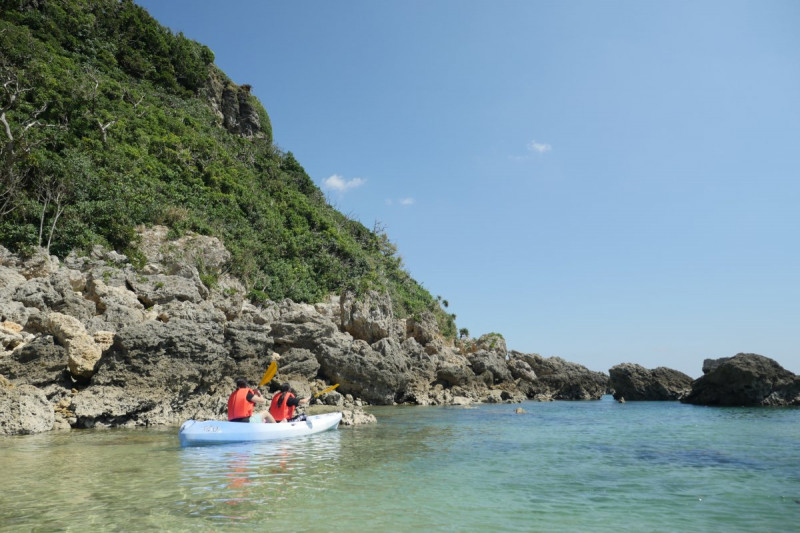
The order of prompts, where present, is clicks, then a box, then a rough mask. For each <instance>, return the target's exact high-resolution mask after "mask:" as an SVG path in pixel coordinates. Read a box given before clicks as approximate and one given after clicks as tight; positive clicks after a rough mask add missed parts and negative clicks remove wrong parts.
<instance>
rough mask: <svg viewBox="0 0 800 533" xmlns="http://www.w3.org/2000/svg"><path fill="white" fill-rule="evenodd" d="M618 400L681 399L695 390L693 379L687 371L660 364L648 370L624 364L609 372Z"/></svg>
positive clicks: (615, 397) (631, 364)
mask: <svg viewBox="0 0 800 533" xmlns="http://www.w3.org/2000/svg"><path fill="white" fill-rule="evenodd" d="M608 375H609V382H610V385H611V388H612V389H613V390H614V393H613V394H614V399H616V400H619V401H623V400H628V401H630V400H634V401H637V400H644V401H669V400H672V401H674V400H680V399H682V398H684V397H685V396H686V395H687V394H689V392H690V391H691V390H692V378H691V377H690V376H687V375H686V374H684V373H683V372H679V371H677V370H673V369H671V368H666V367H663V366H660V367H658V368H655V369H652V370H650V369H647V368H644V367H643V366H640V365H636V364H633V363H623V364H620V365H616V366H614V367H612V368H611V369H610V370H609V371H608Z"/></svg>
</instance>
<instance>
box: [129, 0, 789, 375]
mask: <svg viewBox="0 0 800 533" xmlns="http://www.w3.org/2000/svg"><path fill="white" fill-rule="evenodd" d="M137 3H138V4H139V5H141V6H143V7H145V8H146V9H147V10H148V11H149V12H150V13H151V14H152V15H153V16H154V17H155V18H156V19H158V20H159V21H160V22H161V23H162V24H164V25H166V26H168V27H170V28H172V29H173V30H174V31H182V32H183V33H184V34H185V35H186V36H187V37H190V38H192V39H195V40H197V41H200V42H202V43H204V44H206V45H207V46H209V47H210V48H211V49H212V50H213V51H214V53H215V55H216V60H215V62H216V64H217V65H219V66H220V67H221V68H222V69H223V70H224V71H225V72H226V73H227V74H228V75H229V76H230V77H231V79H233V80H234V81H235V82H236V83H239V84H244V83H249V84H251V85H252V86H253V92H254V94H255V95H256V96H258V97H259V99H260V100H261V101H262V103H263V104H264V106H265V107H266V109H267V112H268V113H269V115H270V118H271V120H272V126H273V132H274V138H275V142H276V144H278V145H279V146H280V147H281V148H282V149H283V150H285V151H291V152H292V153H293V154H294V155H295V156H296V158H297V159H298V161H300V163H301V164H302V165H303V166H304V168H305V169H306V171H307V172H308V174H309V175H310V176H311V177H312V178H313V179H314V181H315V182H316V183H317V184H318V185H319V186H320V187H321V188H322V189H323V191H325V193H326V195H327V197H328V199H329V201H330V202H331V204H332V205H334V206H335V207H337V208H338V209H339V210H340V211H341V212H343V213H345V214H347V215H349V216H350V217H352V218H354V219H357V220H359V221H361V222H362V223H363V224H364V225H366V226H367V227H369V228H372V227H374V225H375V224H376V222H377V223H378V224H379V225H380V226H381V227H384V228H385V229H386V231H387V233H388V235H389V237H390V238H391V240H392V241H393V242H395V243H396V244H397V246H398V248H399V253H400V255H401V256H402V258H403V260H404V264H405V266H406V268H407V269H408V270H409V272H410V273H411V274H412V276H414V278H415V279H417V280H418V281H420V282H421V283H422V284H423V285H424V286H425V287H426V288H427V289H428V290H429V291H430V292H431V293H432V294H433V295H440V296H442V298H444V299H446V300H448V302H449V304H450V306H449V311H450V312H453V313H455V314H456V315H457V324H458V327H459V328H468V329H469V332H470V334H471V335H472V336H478V335H480V334H482V333H488V332H499V333H502V334H503V336H504V337H505V338H506V341H507V344H508V347H509V348H510V349H515V350H519V351H522V352H526V353H530V352H535V353H539V354H541V355H544V356H547V357H549V356H554V355H557V356H560V357H563V358H564V359H567V360H568V361H573V362H577V363H580V364H583V365H585V366H587V367H588V368H590V369H592V370H600V371H608V369H609V368H610V367H611V366H613V365H615V364H618V363H622V362H633V363H638V364H640V365H642V366H645V367H647V368H654V367H656V366H668V367H671V368H675V369H677V370H681V371H683V372H686V373H687V374H689V375H691V376H693V377H698V376H699V375H701V374H702V371H701V369H702V362H703V359H705V358H716V357H727V356H732V355H735V354H736V353H738V352H755V353H760V354H762V355H766V356H768V357H772V358H773V359H775V360H777V361H778V362H779V363H781V364H782V365H783V366H784V367H785V368H787V369H789V370H791V371H793V372H796V373H798V372H800V247H799V246H798V244H799V235H800V208H798V206H799V205H800V32H798V31H797V28H799V27H800V2H797V1H794V0H787V1H776V0H757V1H736V0H724V1H704V0H699V1H695V0H692V1H688V0H686V1H678V0H676V1H661V2H658V1H638V0H623V1H604V2H596V1H563V2H556V1H535V0H524V1H523V0H519V1H512V0H431V1H419V0H403V1H400V0H384V1H363V0H362V1H351V2H330V1H306V2H272V1H261V0H239V1H237V2H223V1H221V0H220V1H212V0H170V1H163V0H137Z"/></svg>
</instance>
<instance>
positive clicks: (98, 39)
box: [0, 0, 455, 336]
mask: <svg viewBox="0 0 800 533" xmlns="http://www.w3.org/2000/svg"><path fill="white" fill-rule="evenodd" d="M213 59H214V56H213V53H212V52H211V51H210V50H209V49H208V48H207V47H206V46H203V45H202V44H199V43H196V42H194V41H191V40H190V39H187V38H186V37H184V36H183V35H181V34H177V35H175V34H174V33H172V32H171V31H170V30H168V29H167V28H164V27H163V26H161V25H160V24H158V23H157V22H156V21H155V20H154V19H152V17H150V16H149V14H148V13H147V12H146V11H145V10H144V9H142V8H140V7H139V6H136V5H135V4H134V3H133V2H132V1H130V0H122V1H119V0H62V1H59V2H50V1H40V0H13V1H12V0H0V85H2V87H3V91H2V92H0V113H2V115H0V116H1V117H2V120H0V123H1V124H0V126H2V127H0V244H3V245H5V246H7V247H9V248H10V249H12V250H15V251H25V250H26V249H32V248H34V247H36V246H43V247H46V248H49V249H50V251H51V253H54V254H56V255H59V256H62V257H63V256H64V255H66V254H67V253H68V252H69V251H70V250H72V249H76V248H77V249H84V250H85V249H88V248H90V247H91V246H93V245H95V244H102V245H105V246H109V247H113V248H115V249H117V250H120V251H124V252H126V253H127V254H128V255H129V256H133V257H135V256H136V255H137V251H136V250H137V242H136V232H135V231H134V228H135V227H136V226H137V225H139V224H146V225H150V224H164V225H167V226H168V227H170V228H171V230H172V231H173V232H174V233H175V234H181V233H183V232H186V231H189V230H191V231H194V232H197V233H200V234H206V235H214V236H218V237H220V238H221V239H222V240H223V241H224V242H225V245H226V246H227V248H228V249H229V250H230V251H231V253H232V256H233V257H232V260H231V265H230V269H231V271H232V273H234V274H235V275H237V276H238V277H240V278H241V279H242V280H244V281H245V283H246V284H247V286H248V289H249V290H250V295H251V297H253V298H254V299H260V298H269V299H272V300H280V299H283V298H291V299H293V300H295V301H298V302H313V301H317V300H319V299H321V298H323V297H324V296H325V295H326V294H328V293H331V292H339V291H341V290H342V289H345V288H349V289H353V290H355V291H363V290H365V289H378V290H385V291H387V292H389V293H390V294H391V296H392V298H393V302H394V306H395V312H396V313H397V314H398V315H399V316H406V315H410V314H414V313H419V312H422V311H427V310H432V311H434V312H435V313H436V314H437V316H438V318H439V323H440V327H441V328H442V331H443V332H444V333H445V334H447V335H449V336H454V335H455V324H454V321H453V317H452V315H448V314H446V313H445V312H444V311H443V310H442V309H441V307H440V306H439V304H438V303H437V302H436V300H435V299H433V298H432V296H431V295H430V294H429V293H428V291H426V290H425V289H424V288H423V287H422V286H420V285H419V284H418V283H417V282H416V281H414V280H413V279H412V278H411V277H410V276H409V275H408V273H407V272H406V271H405V270H404V269H403V265H402V262H401V260H400V258H399V257H398V256H397V250H396V248H395V247H394V245H393V244H392V243H391V242H390V241H389V240H388V238H387V236H386V234H385V233H383V232H382V231H380V230H376V231H373V230H369V229H368V228H366V227H364V226H363V225H362V224H361V223H360V222H357V221H354V220H351V219H348V218H347V217H346V216H344V215H342V214H341V213H339V212H338V211H336V210H335V209H333V208H332V207H331V206H330V205H329V204H328V203H327V202H326V201H325V198H324V196H323V194H322V193H321V191H320V190H319V189H318V188H317V187H316V186H315V185H314V183H313V181H312V180H311V179H310V178H309V176H308V175H307V174H306V172H305V170H304V169H303V167H302V165H301V164H300V163H299V162H298V161H297V160H296V159H295V158H294V157H293V155H292V154H291V152H284V151H282V150H280V149H278V148H277V147H276V146H275V145H274V144H273V142H272V130H271V125H270V122H269V116H268V114H267V112H266V111H265V110H264V108H263V106H262V105H261V104H260V102H258V100H257V99H256V98H255V97H254V96H252V95H251V94H250V91H249V87H248V86H238V85H236V84H234V83H233V82H232V81H231V80H229V79H228V78H227V77H226V76H225V74H224V73H222V72H221V71H219V70H218V69H217V68H216V67H215V66H214V64H213ZM200 266H201V267H202V265H200ZM213 282H214V280H213V279H211V278H208V283H213Z"/></svg>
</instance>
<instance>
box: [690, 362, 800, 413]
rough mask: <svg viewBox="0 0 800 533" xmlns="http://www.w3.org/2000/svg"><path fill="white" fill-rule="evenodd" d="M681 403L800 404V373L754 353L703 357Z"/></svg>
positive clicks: (727, 404)
mask: <svg viewBox="0 0 800 533" xmlns="http://www.w3.org/2000/svg"><path fill="white" fill-rule="evenodd" d="M682 401H683V402H685V403H691V404H697V405H726V406H753V405H763V406H784V405H800V376H797V375H795V374H793V373H792V372H790V371H788V370H786V369H784V368H783V367H782V366H781V365H779V364H778V363H777V362H776V361H774V360H772V359H770V358H769V357H764V356H763V355H758V354H754V353H740V354H737V355H735V356H734V357H723V358H721V359H706V360H705V362H704V363H703V376H701V377H700V378H698V379H697V380H695V382H694V383H693V384H692V391H691V393H690V394H689V395H688V396H686V397H685V398H683V400H682Z"/></svg>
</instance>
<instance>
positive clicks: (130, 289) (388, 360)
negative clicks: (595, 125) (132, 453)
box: [0, 226, 607, 434]
mask: <svg viewBox="0 0 800 533" xmlns="http://www.w3.org/2000/svg"><path fill="white" fill-rule="evenodd" d="M167 233H168V232H167V229H166V228H163V227H158V226H156V227H152V228H148V229H144V228H140V236H141V241H140V249H141V250H142V252H143V255H144V262H143V264H137V265H136V266H134V265H133V264H131V262H130V260H129V258H127V257H125V256H124V255H121V254H119V253H116V252H114V251H107V250H103V249H101V248H99V247H97V248H95V249H94V251H93V252H92V253H91V254H89V255H88V256H78V255H76V254H70V255H69V256H68V257H67V258H66V259H65V260H64V261H59V260H58V259H57V258H55V257H53V256H48V255H47V254H45V253H44V252H43V251H41V250H40V251H39V252H38V253H36V254H34V255H33V256H32V257H26V258H23V257H19V256H17V255H14V254H11V253H10V252H8V251H7V250H6V249H5V248H2V247H0V377H2V379H0V406H3V407H4V409H2V411H1V412H0V433H7V434H15V433H32V432H39V431H47V430H50V429H53V428H63V429H68V428H88V427H95V426H135V425H164V424H178V423H180V422H181V421H183V420H185V419H188V418H219V417H222V416H223V415H224V413H225V409H226V400H227V397H228V395H229V394H230V392H231V391H232V390H233V388H234V381H235V379H236V378H237V377H239V376H243V377H246V378H248V379H250V380H251V381H257V380H258V378H259V377H260V376H261V375H262V374H263V372H264V370H265V369H266V367H267V366H268V365H269V363H270V362H271V361H272V360H277V361H278V367H279V371H278V374H277V376H276V377H275V379H273V381H272V382H271V383H269V384H268V385H267V386H266V389H267V390H265V391H264V392H265V393H267V392H269V391H274V390H275V389H276V388H277V386H278V385H279V383H281V382H284V381H288V382H290V383H292V385H293V386H294V388H295V389H297V390H298V392H299V393H300V394H301V395H305V394H309V393H311V392H314V391H317V390H321V389H322V388H324V387H325V386H326V385H328V384H333V383H339V385H340V386H339V388H338V389H337V390H336V391H334V392H332V393H330V394H328V395H327V396H326V400H325V401H326V402H327V403H330V404H334V405H338V406H339V407H340V408H343V409H348V410H350V411H353V413H355V414H353V413H349V415H351V416H348V417H346V419H348V420H354V421H358V419H359V416H358V409H359V408H360V406H362V405H365V404H380V405H387V404H394V403H412V404H419V405H441V404H468V403H471V402H518V401H521V400H523V399H525V398H535V399H542V400H546V399H598V398H600V396H602V394H604V393H605V390H606V388H607V376H606V375H605V374H602V373H598V372H590V371H589V370H587V369H586V368H584V367H582V366H580V365H576V364H573V363H568V362H566V361H563V360H561V359H558V358H550V359H546V358H543V357H541V356H539V355H536V354H523V353H519V352H513V351H512V352H510V353H507V351H506V346H505V343H504V342H503V341H502V337H498V336H496V335H489V336H485V337H482V338H479V339H475V340H470V341H463V342H460V343H459V344H457V345H456V344H454V343H453V342H452V341H450V342H448V341H446V340H445V339H443V337H442V335H441V334H440V332H439V331H438V329H437V326H436V321H435V319H434V317H433V316H426V315H425V314H422V315H421V316H415V317H411V318H407V319H399V318H396V317H395V316H394V315H393V313H392V305H391V301H389V300H388V296H386V295H384V294H379V293H375V292H372V293H368V294H366V295H363V296H361V297H358V298H356V297H355V296H354V295H353V294H350V293H345V294H343V295H333V296H331V297H329V298H328V299H327V300H326V301H325V302H322V303H318V304H316V305H309V304H298V303H294V302H292V301H291V300H285V301H282V302H266V303H265V304H263V305H259V306H256V305H253V304H252V303H250V302H249V301H248V300H246V299H245V297H244V295H245V288H244V286H243V285H242V284H241V283H240V282H239V281H238V280H237V279H235V278H233V277H231V276H229V275H228V274H227V273H226V265H227V264H228V261H229V259H230V254H229V253H228V251H227V250H226V249H225V247H224V246H223V245H222V243H221V242H220V241H219V240H218V239H216V238H213V237H205V236H200V235H194V234H190V235H187V236H184V237H181V238H179V239H169V238H168V236H167Z"/></svg>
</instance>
